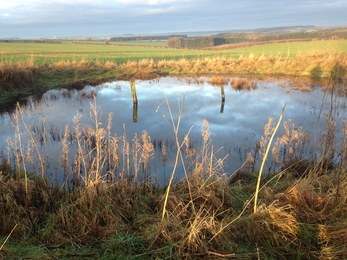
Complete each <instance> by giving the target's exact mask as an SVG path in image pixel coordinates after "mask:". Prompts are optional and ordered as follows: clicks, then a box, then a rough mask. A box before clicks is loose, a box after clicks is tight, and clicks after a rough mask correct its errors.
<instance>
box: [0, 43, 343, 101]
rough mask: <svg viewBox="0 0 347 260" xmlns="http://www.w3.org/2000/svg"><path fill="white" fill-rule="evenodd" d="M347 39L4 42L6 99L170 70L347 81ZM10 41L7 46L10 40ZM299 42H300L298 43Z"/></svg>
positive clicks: (0, 73)
mask: <svg viewBox="0 0 347 260" xmlns="http://www.w3.org/2000/svg"><path fill="white" fill-rule="evenodd" d="M346 43H347V41H322V42H308V43H305V42H300V43H285V44H271V45H266V46H253V47H251V48H240V49H232V50H221V51H206V50H175V49H167V48H148V47H131V46H130V47H128V46H108V45H105V46H100V45H84V44H72V43H67V42H65V43H61V44H45V43H42V44H39V43H36V44H33V43H0V45H1V48H2V52H1V63H0V87H1V91H2V95H1V97H0V104H1V105H2V106H6V105H8V104H11V103H12V104H14V103H15V102H17V101H18V100H20V99H22V98H25V97H27V96H28V95H29V94H34V93H36V94H38V93H43V92H45V91H46V90H48V89H51V88H55V87H70V88H74V87H82V86H84V85H86V84H91V85H95V84H100V83H102V82H105V81H110V80H116V79H150V78H155V77H160V76H165V75H175V76H177V75H193V76H196V75H198V76H199V75H211V74H218V75H221V74H224V75H227V74H233V75H267V76H303V77H308V78H323V77H328V76H331V75H334V76H335V77H339V78H341V79H342V80H345V78H346V71H347V54H346V52H345V51H346V49H347V48H346ZM6 44H7V45H6ZM293 46H295V47H293Z"/></svg>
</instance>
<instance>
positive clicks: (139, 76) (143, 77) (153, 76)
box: [134, 71, 160, 80]
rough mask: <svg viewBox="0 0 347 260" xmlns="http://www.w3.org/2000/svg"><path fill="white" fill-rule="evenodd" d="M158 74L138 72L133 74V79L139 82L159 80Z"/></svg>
mask: <svg viewBox="0 0 347 260" xmlns="http://www.w3.org/2000/svg"><path fill="white" fill-rule="evenodd" d="M159 76H160V75H159V74H158V73H156V72H154V71H139V72H137V73H135V75H134V77H135V78H136V79H141V80H149V79H156V78H159Z"/></svg>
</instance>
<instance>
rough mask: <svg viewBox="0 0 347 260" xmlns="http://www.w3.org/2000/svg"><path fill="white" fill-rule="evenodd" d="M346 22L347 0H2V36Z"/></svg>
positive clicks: (51, 35)
mask: <svg viewBox="0 0 347 260" xmlns="http://www.w3.org/2000/svg"><path fill="white" fill-rule="evenodd" d="M297 25H315V26H317V27H334V26H347V0H329V1H327V0H291V1H288V0H259V1H258V0H0V38H10V37H20V38H24V39H26V38H41V37H63V36H71V37H72V36H95V37H108V36H116V35H117V36H118V35H124V34H135V35H146V34H147V35H148V34H161V33H179V32H196V31H227V30H246V29H255V28H269V27H280V26H297Z"/></svg>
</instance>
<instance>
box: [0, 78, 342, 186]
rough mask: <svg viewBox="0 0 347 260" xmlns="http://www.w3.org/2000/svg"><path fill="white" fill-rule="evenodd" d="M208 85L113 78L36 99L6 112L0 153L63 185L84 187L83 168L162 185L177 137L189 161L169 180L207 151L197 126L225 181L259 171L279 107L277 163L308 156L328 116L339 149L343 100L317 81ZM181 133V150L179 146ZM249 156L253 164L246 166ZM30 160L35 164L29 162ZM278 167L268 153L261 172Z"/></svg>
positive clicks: (201, 80)
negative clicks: (284, 140) (283, 143)
mask: <svg viewBox="0 0 347 260" xmlns="http://www.w3.org/2000/svg"><path fill="white" fill-rule="evenodd" d="M210 81H211V80H210V79H209V78H204V77H201V78H193V77H191V78H189V77H188V78H175V77H164V78H160V79H157V80H147V81H135V82H129V81H115V82H111V83H105V84H102V85H100V86H97V87H92V86H86V87H85V88H83V89H82V90H67V89H55V90H50V91H48V92H46V93H45V94H44V95H42V96H40V97H35V96H32V97H30V98H29V99H28V100H27V101H26V103H25V104H22V105H21V107H20V110H19V111H18V112H17V113H16V112H15V111H11V112H2V114H1V119H0V146H1V147H2V153H3V155H5V156H6V158H8V157H9V158H11V162H12V164H13V165H14V166H15V167H18V168H21V169H23V167H24V168H25V170H27V171H35V172H37V173H40V174H42V175H44V176H45V177H47V178H53V179H56V180H57V181H58V183H60V184H61V183H65V184H66V183H69V182H74V183H75V184H76V178H77V177H76V174H77V175H78V176H79V175H80V174H81V175H83V176H84V179H83V177H81V178H82V179H83V180H84V181H86V179H85V178H86V175H87V173H86V172H87V171H88V172H89V174H88V176H91V175H90V174H91V173H90V172H91V171H93V172H95V171H99V172H101V174H100V175H98V176H99V177H101V176H103V177H105V176H106V175H108V174H110V175H112V176H111V177H110V176H109V177H110V179H112V180H118V179H120V178H125V176H126V178H128V179H130V180H135V179H136V181H143V180H144V179H149V180H151V181H153V182H154V183H158V184H161V185H162V184H165V183H166V182H167V180H168V176H170V174H171V172H172V170H173V168H174V165H175V159H176V156H175V155H176V151H177V149H176V148H177V145H176V139H175V131H176V130H177V133H178V139H179V140H178V141H179V144H180V145H181V144H182V147H181V150H182V154H184V155H185V158H186V159H185V163H182V162H181V160H179V163H178V169H177V170H176V173H175V180H178V179H180V178H182V177H183V176H184V169H186V171H188V170H189V169H190V168H189V165H188V162H187V161H189V160H188V158H187V157H189V156H188V154H189V151H190V152H194V158H193V155H192V157H191V158H190V159H191V165H193V164H194V165H196V162H199V160H200V162H201V160H202V158H201V157H203V156H200V158H198V157H199V156H198V155H199V154H200V155H201V154H202V153H204V151H203V149H204V148H203V142H204V136H205V137H206V135H202V127H203V128H204V129H205V130H206V131H207V130H208V133H209V141H208V142H206V140H205V146H208V151H209V152H208V156H209V157H210V163H211V165H214V166H216V169H217V168H218V171H219V173H218V174H220V175H223V176H227V177H228V176H231V175H232V174H233V173H234V172H235V171H236V170H237V169H239V168H240V167H251V168H250V169H251V170H256V169H257V168H258V167H259V163H260V159H261V154H262V151H261V149H263V148H261V147H260V146H261V144H262V143H261V142H260V141H261V138H262V136H264V134H265V133H264V126H265V125H266V124H267V123H268V120H269V118H273V119H274V120H273V126H274V125H275V124H276V123H277V120H278V119H279V117H280V115H281V111H282V108H283V107H284V106H285V110H284V114H283V119H282V123H281V126H280V127H279V129H278V131H277V132H276V138H275V140H274V142H273V145H275V143H276V141H279V142H280V140H281V139H278V138H281V137H283V135H284V134H285V133H287V134H288V132H290V135H291V142H292V144H287V148H285V147H282V148H281V149H280V151H281V153H282V156H284V155H283V153H286V151H285V149H288V154H289V153H292V154H293V153H295V154H293V157H294V156H295V157H300V158H307V159H309V160H311V159H313V157H314V156H315V155H316V154H317V151H316V149H317V143H319V142H320V138H321V137H322V136H323V134H324V133H325V130H324V129H326V128H325V126H326V118H327V117H328V115H329V113H330V116H333V117H334V122H335V123H336V124H335V125H334V126H335V128H334V133H335V135H334V139H335V140H336V143H340V144H341V143H342V140H343V137H344V136H343V133H342V132H343V131H342V130H343V120H344V117H345V115H346V107H345V96H344V94H341V93H340V94H339V95H336V93H333V92H332V90H331V89H330V88H329V90H325V88H326V87H322V86H321V85H320V84H319V82H318V83H317V82H313V81H305V82H302V81H295V80H292V79H276V80H274V79H266V80H259V79H254V78H253V79H249V78H248V79H247V78H239V77H230V78H229V79H228V80H227V81H225V82H224V83H222V84H220V85H218V86H216V85H213V84H212V83H210ZM240 82H243V86H241V85H242V84H241V85H240ZM240 86H241V87H240ZM332 93H333V94H334V95H332ZM94 97H95V98H94ZM110 116H112V119H111V117H110ZM178 120H179V121H178ZM16 121H17V123H16ZM96 121H97V122H96ZM108 122H109V123H108ZM178 122H179V128H178V129H175V128H176V126H177V124H178ZM66 126H68V128H66ZM284 126H286V128H285V127H284ZM76 127H77V129H76ZM286 130H287V132H286ZM78 131H79V132H80V134H79V133H77V132H78ZM99 133H100V136H101V137H100V138H99V139H98V134H99ZM144 135H145V136H144ZM186 135H188V136H189V145H188V146H187V147H186V146H185V145H184V144H183V143H184V137H185V136H186ZM64 136H65V138H64ZM295 136H296V137H295ZM134 137H135V138H134ZM142 137H143V138H144V139H143V138H142ZM295 138H297V140H295ZM77 139H78V140H79V141H77ZM111 139H112V140H113V146H110V144H111ZM136 139H137V141H136ZM97 142H99V143H100V145H99V146H98V144H97ZM146 142H148V143H149V144H151V148H150V149H149V154H147V156H148V157H149V159H148V160H147V159H146V155H143V153H144V151H145V148H144V144H145V143H146ZM163 147H165V148H164V152H165V155H163ZM290 147H291V150H290ZM64 149H65V150H64ZM88 149H89V150H88ZM81 150H84V151H83V152H82V155H81ZM111 150H112V151H111ZM115 150H117V152H115ZM273 150H274V149H273ZM79 152H80V153H79ZM205 152H206V151H205ZM206 155H207V154H206ZM249 155H252V157H253V158H255V162H253V163H251V165H250V163H249V162H250V161H249V160H248V161H247V158H249ZM24 157H25V158H24ZM31 157H34V158H37V159H38V160H39V161H41V162H37V161H35V163H34V162H33V160H32V159H31ZM111 157H112V158H113V161H112V162H111ZM18 160H19V161H20V162H18ZM115 160H116V161H117V162H115ZM146 160H147V161H146ZM16 161H17V162H16ZM77 161H79V162H77ZM81 161H83V162H81ZM280 161H282V164H281V162H280ZM283 161H284V159H282V160H280V159H278V158H277V162H276V155H274V154H273V155H271V159H268V161H267V167H266V171H267V172H271V171H276V170H279V169H280V168H281V167H283ZM218 164H220V165H219V166H220V167H219V166H218ZM217 166H218V167H217ZM183 167H185V168H183ZM87 168H88V169H87ZM100 168H102V169H100ZM30 169H31V170H30ZM135 175H136V176H135ZM105 178H106V177H105ZM79 181H81V180H79Z"/></svg>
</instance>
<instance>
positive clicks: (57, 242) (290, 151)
mask: <svg viewBox="0 0 347 260" xmlns="http://www.w3.org/2000/svg"><path fill="white" fill-rule="evenodd" d="M219 80H220V78H218V79H217V81H219ZM237 82H238V81H237ZM233 84H235V85H236V84H239V83H236V82H234V83H233ZM183 105H184V104H183V103H182V106H181V107H180V110H179V111H178V112H177V113H175V111H171V108H170V106H169V104H168V103H167V106H168V109H169V112H170V116H171V120H169V121H168V122H171V123H170V124H172V125H171V127H172V129H173V131H174V132H173V134H174V135H175V137H176V160H175V166H177V165H178V164H181V165H182V166H184V167H183V169H184V176H185V177H184V178H183V179H182V180H180V181H178V182H176V183H175V182H173V181H172V180H173V177H174V176H175V174H176V172H175V171H176V170H175V169H176V168H174V169H173V170H172V172H171V175H170V181H169V182H168V184H167V186H165V187H159V186H158V185H157V184H155V182H153V181H151V178H150V177H149V176H151V173H150V167H148V164H149V162H150V160H151V159H152V158H153V144H152V142H151V138H150V136H148V134H147V132H146V131H144V132H143V133H142V136H141V137H138V136H137V135H135V136H134V137H133V138H132V139H131V140H129V139H128V137H127V136H126V134H125V133H124V135H122V136H113V135H111V131H110V129H111V126H112V114H110V115H109V117H108V121H107V123H106V125H103V124H102V123H101V122H100V121H99V115H100V113H101V111H100V108H99V107H97V106H96V104H95V101H94V103H93V102H91V113H90V115H91V118H92V121H93V122H94V124H93V125H81V124H80V122H79V115H78V114H76V116H75V118H74V122H73V125H74V127H73V129H69V127H66V128H65V132H64V136H63V138H62V139H61V142H62V150H61V157H60V159H59V162H58V163H57V167H60V168H61V172H62V173H63V176H64V177H63V181H62V182H61V183H62V184H59V185H58V184H57V182H56V181H55V180H54V179H52V178H50V177H49V176H50V174H49V169H48V168H47V167H46V165H45V164H44V161H45V160H47V157H46V156H47V155H46V154H45V153H44V149H43V150H41V149H38V146H39V142H38V141H37V139H36V138H37V136H41V144H43V145H45V136H44V135H43V134H42V133H45V132H46V131H45V129H41V130H42V131H41V134H40V129H36V130H35V131H36V132H35V135H34V134H32V131H33V130H32V128H31V127H30V126H29V125H27V124H26V122H22V125H23V126H24V128H25V129H20V127H19V125H20V124H19V122H21V121H22V118H23V117H22V116H21V109H20V107H19V106H18V107H17V113H16V115H15V116H14V121H13V124H14V129H15V133H16V134H15V137H14V139H12V140H11V139H9V140H8V141H7V142H8V148H7V151H6V153H7V154H6V156H5V155H4V154H3V155H2V161H1V164H0V207H1V209H2V214H0V226H1V227H2V229H1V230H0V235H1V237H2V238H4V240H2V241H3V242H1V243H2V247H1V249H0V252H1V256H4V257H12V256H13V251H11V248H12V247H11V245H13V243H16V241H20V240H23V239H24V240H26V241H29V242H30V243H31V244H33V245H37V246H38V245H42V244H45V247H46V248H48V249H47V250H48V251H47V252H48V253H49V254H48V253H47V252H46V253H41V255H36V257H41V258H43V257H52V256H54V257H55V258H58V257H59V256H61V254H60V253H59V252H60V251H58V250H59V249H61V248H62V247H64V246H63V245H66V244H70V245H71V246H70V247H68V248H71V247H72V248H73V247H76V246H78V247H88V246H90V245H95V244H98V245H100V244H106V245H110V247H109V249H108V251H107V250H106V251H104V255H103V257H107V256H108V257H112V256H113V257H115V256H117V255H121V254H125V255H127V256H128V257H135V256H137V257H140V258H141V257H143V258H144V259H146V258H147V259H148V258H151V259H158V258H161V259H172V258H174V259H177V258H179V259H201V258H206V259H210V258H216V259H245V258H248V259H250V258H260V259H262V258H267V259H298V258H301V259H344V258H347V246H346V245H347V240H346V239H347V236H346V234H347V229H346V223H347V222H346V221H347V220H346V216H347V207H346V203H347V202H346V194H347V179H346V172H345V171H346V165H347V156H346V154H347V149H346V147H347V131H346V125H347V124H346V122H344V124H343V129H342V131H343V133H344V138H343V141H342V143H338V144H337V143H336V139H335V138H334V134H333V133H334V131H337V130H338V129H337V128H336V127H337V125H336V124H332V122H333V121H334V120H335V118H334V116H333V113H332V114H330V116H329V115H327V117H326V118H325V121H326V124H325V125H326V129H325V132H324V133H323V136H322V138H321V139H320V142H319V144H318V143H317V145H316V147H315V151H314V152H315V157H314V158H313V159H312V160H310V161H307V160H306V159H305V157H304V153H303V151H305V149H306V144H307V142H308V141H309V140H308V137H307V135H306V133H305V131H304V130H303V129H301V128H300V127H296V126H294V124H293V123H292V122H291V121H290V120H289V121H286V122H284V123H283V127H284V130H285V131H284V133H283V135H282V136H278V137H277V139H276V140H274V141H273V144H272V142H271V139H270V136H271V135H273V133H274V132H275V131H276V130H275V127H274V120H273V119H271V120H269V122H268V124H267V125H266V126H265V127H264V136H263V138H262V139H261V140H260V141H259V142H258V145H257V150H255V151H254V154H249V155H248V158H247V161H246V162H245V164H244V168H242V169H240V173H238V174H239V177H240V178H237V177H233V178H231V180H230V179H228V176H225V175H224V173H223V158H216V157H215V154H214V150H213V147H212V142H211V139H210V132H209V124H208V122H207V121H204V122H203V124H202V128H201V134H202V140H203V141H202V145H201V148H200V149H195V148H193V147H191V146H190V145H189V133H187V135H186V137H185V138H184V140H179V139H178V135H177V132H178V129H179V123H180V120H181V119H182V111H183ZM175 115H176V116H177V118H174V117H175ZM340 130H341V129H340ZM22 131H26V132H27V133H29V134H30V133H31V135H30V136H31V139H30V141H29V142H28V144H23V143H22V142H21V134H20V133H21V132H22ZM161 145H162V155H163V156H162V160H163V165H165V163H166V148H165V144H164V143H162V144H161ZM270 147H271V149H269V148H270ZM332 147H333V148H334V149H332ZM266 148H268V150H269V151H271V155H272V158H273V161H274V163H275V164H277V166H279V167H281V168H282V169H283V170H282V171H281V172H278V173H276V174H271V175H268V176H267V177H266V178H261V182H260V184H261V185H260V187H259V190H258V189H257V182H256V180H257V173H254V172H250V171H248V172H247V171H246V172H247V174H245V173H244V174H241V171H245V169H252V168H254V163H255V159H256V157H260V158H261V159H262V160H265V159H266V156H265V151H266ZM337 148H338V149H340V150H339V151H338V154H339V156H338V157H337V158H338V161H337V162H335V163H334V164H331V165H333V166H334V167H328V166H327V162H331V160H332V158H335V156H333V153H335V152H337V151H336V149H337ZM42 151H43V152H42ZM73 151H76V154H75V155H74V156H73V158H74V159H73V160H72V161H71V159H70V158H71V156H69V154H70V153H71V152H73ZM34 158H35V159H34ZM242 176H244V177H242ZM256 196H257V199H255V197H256ZM255 203H256V205H255ZM254 206H257V210H256V211H254V210H253V207H254ZM9 234H11V235H10V239H9V240H5V238H6V237H7V236H9ZM90 253H93V255H94V256H99V257H101V253H100V251H98V250H97V249H95V250H92V251H91V252H90ZM84 256H86V255H84Z"/></svg>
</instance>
